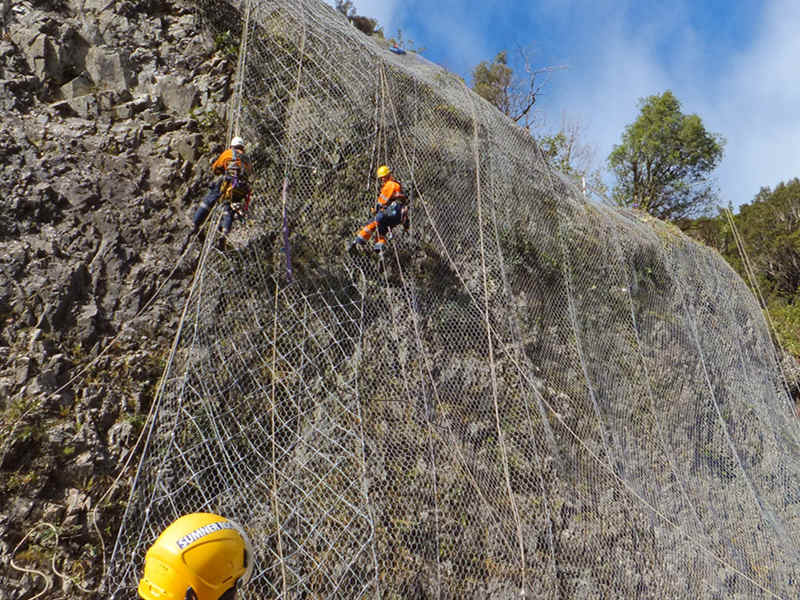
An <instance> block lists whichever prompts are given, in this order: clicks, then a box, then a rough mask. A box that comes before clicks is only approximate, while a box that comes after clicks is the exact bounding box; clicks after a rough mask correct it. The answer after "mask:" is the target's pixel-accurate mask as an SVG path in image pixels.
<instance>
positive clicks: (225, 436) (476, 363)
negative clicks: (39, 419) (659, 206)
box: [106, 0, 800, 598]
mask: <svg viewBox="0 0 800 600" xmlns="http://www.w3.org/2000/svg"><path fill="white" fill-rule="evenodd" d="M198 5H199V6H198V14H199V16H200V17H201V18H202V19H203V21H204V23H205V24H206V26H207V27H208V28H209V29H210V31H211V32H212V33H220V32H222V31H225V30H229V31H231V33H232V34H233V35H234V38H235V39H236V40H238V42H239V43H240V44H242V45H244V44H245V43H246V47H247V52H246V56H245V57H244V59H245V60H244V61H243V62H242V66H243V69H244V70H243V76H241V78H240V86H239V87H238V88H237V90H238V91H237V94H236V96H235V98H234V102H233V103H232V106H233V107H234V108H233V109H232V111H231V114H229V115H228V117H229V119H230V122H231V123H232V127H235V128H236V129H237V131H239V132H240V133H241V135H243V136H244V137H245V139H247V140H249V146H250V148H249V152H250V154H251V156H252V158H253V162H254V164H255V168H256V172H257V183H256V196H257V198H258V199H259V202H257V203H256V204H255V205H254V207H253V209H252V211H253V213H254V216H253V217H251V218H250V219H249V221H248V222H247V223H246V224H244V225H240V226H239V227H238V229H237V230H235V232H234V238H235V245H236V247H235V248H234V249H228V250H227V251H224V252H221V251H219V250H217V249H216V247H215V245H214V240H213V234H212V235H210V236H209V238H208V239H207V241H206V246H205V248H204V251H203V255H202V257H201V262H200V265H199V268H198V272H197V276H196V280H195V283H194V286H193V288H192V292H191V295H190V298H189V300H188V303H187V310H186V313H185V319H184V321H183V325H182V328H181V331H180V334H179V338H178V339H177V340H176V345H175V351H174V353H173V356H172V358H171V360H170V362H169V364H168V367H167V370H166V373H165V384H164V386H163V387H162V388H161V390H160V393H159V395H158V397H157V398H156V408H157V410H156V411H155V412H154V415H153V418H152V419H151V421H150V422H149V425H148V426H149V427H150V429H149V437H148V440H147V446H146V448H145V451H144V454H143V458H142V462H141V465H140V467H139V470H138V474H137V477H136V481H135V482H134V486H133V492H132V495H131V498H130V503H129V505H128V509H127V512H126V516H125V520H124V523H123V526H122V528H121V530H120V532H119V535H118V539H117V542H116V545H115V548H114V552H113V557H112V561H111V566H110V568H109V571H108V573H107V577H106V585H107V588H108V589H109V592H110V593H111V595H112V597H119V598H121V597H127V596H130V595H131V594H132V593H133V590H134V589H135V585H136V581H137V578H138V576H139V574H140V568H141V564H142V560H143V556H144V551H145V550H146V548H147V546H148V545H149V544H150V543H152V541H153V540H154V539H155V537H156V536H157V534H158V532H159V531H160V530H161V529H162V528H163V527H164V526H165V525H166V524H167V523H169V522H170V521H172V520H173V519H175V518H176V517H177V516H179V515H180V514H183V513H186V512H191V511H197V510H210V511H216V512H219V513H221V514H224V515H226V516H228V517H231V518H234V519H236V520H237V521H239V522H240V523H242V524H243V525H244V526H245V528H246V529H247V530H248V532H249V533H250V535H251V537H252V538H253V541H254V544H255V546H256V552H257V557H256V570H255V573H254V577H253V579H252V580H251V583H250V584H249V586H248V587H247V589H244V590H242V595H243V597H245V598H345V597H346V598H511V597H519V596H520V595H524V596H526V597H530V598H566V597H580V598H600V597H603V598H607V597H638V598H665V597H670V598H673V597H674V598H697V597H741V598H745V597H746V598H754V597H765V598H766V597H785V598H789V597H797V595H798V591H799V588H800V582H799V581H798V576H800V572H799V571H800V567H798V565H800V560H799V559H800V556H799V555H798V554H799V553H798V544H797V541H796V540H797V539H798V533H800V531H798V529H799V525H800V495H799V493H798V491H799V490H800V487H799V484H800V478H799V477H798V475H799V474H800V469H798V456H800V455H799V454H798V449H799V448H798V428H797V419H796V417H795V416H794V411H793V407H792V405H791V398H790V394H789V393H788V390H787V389H786V384H785V382H784V381H783V379H782V378H781V374H780V371H779V369H778V366H777V361H776V357H775V353H774V350H773V346H772V343H771V341H770V335H769V332H768V330H767V327H766V325H765V322H764V319H763V317H762V315H761V313H760V310H759V307H758V304H757V303H756V302H755V300H754V299H753V297H752V295H751V294H750V292H749V291H748V290H747V288H746V286H745V285H744V284H743V283H742V282H741V280H740V279H739V278H738V277H737V276H736V275H735V274H734V273H733V271H732V270H731V269H729V268H728V267H727V266H726V265H725V264H724V262H723V261H722V260H721V259H720V258H719V257H718V256H717V255H715V254H714V253H713V252H711V251H710V250H708V249H707V248H704V247H701V246H698V245H697V244H695V243H693V242H691V241H689V240H688V239H687V238H685V237H684V236H682V235H681V234H680V233H679V232H677V231H676V230H674V229H673V228H671V227H670V226H668V225H665V224H664V223H661V222H658V221H654V220H652V219H650V218H649V217H647V216H646V215H643V214H641V213H638V212H632V211H626V210H616V209H612V208H609V207H603V206H595V205H593V204H590V203H587V202H586V201H585V200H584V199H583V197H582V196H581V194H580V192H579V190H577V189H576V187H575V186H573V185H572V184H571V182H569V181H568V180H566V179H564V178H563V177H562V176H560V175H559V174H558V173H556V172H554V171H553V170H552V169H551V168H550V167H549V166H548V165H547V164H546V162H545V160H544V159H543V157H542V156H541V154H540V152H539V151H538V148H537V147H536V145H535V143H534V141H533V140H532V139H531V138H530V136H529V135H528V134H527V133H526V132H524V131H522V130H520V129H518V128H516V127H515V126H514V125H513V124H512V123H511V122H510V121H509V120H508V119H506V118H505V117H503V116H502V115H501V114H500V113H498V112H497V111H496V110H495V109H494V108H492V107H491V106H489V105H488V104H486V103H485V102H484V101H483V100H481V99H479V98H478V97H476V96H475V95H473V94H472V93H471V92H470V91H469V90H468V89H467V87H466V86H465V84H464V82H463V81H461V80H460V79H459V78H458V77H457V76H455V75H453V74H450V73H447V72H445V71H443V70H442V69H440V68H439V67H437V66H435V65H432V64H431V63H429V62H427V61H426V60H425V59H423V58H422V57H419V56H417V55H415V54H413V53H409V54H406V55H404V56H395V55H394V54H392V53H389V52H387V51H386V49H385V48H383V47H381V46H380V45H379V43H376V41H375V40H373V39H371V38H367V37H366V36H363V35H362V34H361V33H360V32H358V31H357V30H355V29H354V28H352V27H351V26H350V25H349V24H348V23H347V21H346V20H345V19H344V18H343V17H342V16H341V15H339V14H338V13H336V12H335V11H334V10H333V9H331V8H330V7H328V6H327V5H324V4H322V3H320V2H317V1H312V0H302V1H300V0H292V1H288V0H286V1H266V0H252V1H251V2H250V3H249V5H248V6H245V5H244V4H243V3H241V2H233V3H230V4H229V3H225V2H220V1H214V2H212V1H210V0H202V1H200V2H199V3H198ZM247 11H249V12H247ZM243 32H244V33H243ZM382 163H385V164H389V165H391V166H392V167H393V169H394V171H395V173H396V174H397V175H398V176H399V179H400V180H401V181H403V182H404V184H405V186H406V188H408V189H413V190H414V192H415V196H414V204H413V207H412V211H413V212H412V222H413V226H412V230H411V232H410V233H409V234H402V233H398V234H396V235H395V237H394V239H393V240H391V242H390V246H389V249H388V256H387V257H386V258H385V260H384V262H383V263H379V262H378V261H377V260H376V259H375V258H374V257H372V256H369V255H363V256H362V255H359V256H356V257H350V256H348V255H346V254H345V253H344V252H343V247H344V244H345V242H346V241H349V240H350V239H351V238H352V236H353V234H354V233H355V231H356V230H357V229H358V228H359V227H360V226H361V225H362V224H363V221H364V219H365V218H366V209H367V208H368V207H369V206H371V204H372V202H373V201H374V198H375V196H376V195H377V190H376V187H375V183H374V179H373V173H374V170H375V167H376V166H377V165H378V164H382ZM282 189H286V190H287V193H286V194H285V196H282V194H281V190H282ZM284 211H285V214H286V215H287V219H288V222H289V225H290V228H291V248H290V249H291V256H292V266H293V271H292V273H291V276H290V274H289V273H288V272H287V270H286V266H285V257H286V249H285V248H283V245H284V236H283V234H282V233H281V223H282V221H283V217H284V214H283V213H284Z"/></svg>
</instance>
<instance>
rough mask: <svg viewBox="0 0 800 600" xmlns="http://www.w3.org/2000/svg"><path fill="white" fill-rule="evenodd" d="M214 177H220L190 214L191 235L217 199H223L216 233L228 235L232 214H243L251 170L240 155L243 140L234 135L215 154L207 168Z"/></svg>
mask: <svg viewBox="0 0 800 600" xmlns="http://www.w3.org/2000/svg"><path fill="white" fill-rule="evenodd" d="M211 170H212V171H213V173H214V175H222V177H220V178H219V179H217V180H216V181H214V183H212V184H211V186H210V187H209V189H208V194H206V197H205V198H204V199H203V202H202V203H201V204H200V206H199V207H198V208H197V212H195V213H194V218H193V219H192V223H193V225H194V228H193V229H192V233H195V232H197V230H198V229H200V226H201V225H202V224H203V221H205V220H206V217H207V216H208V213H209V212H210V211H211V209H212V207H213V206H214V204H215V203H216V202H217V200H219V198H220V196H224V201H225V205H224V208H223V212H222V219H221V221H220V230H221V231H222V233H223V234H224V235H227V234H228V233H230V230H231V225H232V224H233V213H234V212H239V213H243V212H245V211H247V205H248V203H249V199H250V176H251V175H252V174H253V167H252V165H251V164H250V160H249V159H248V158H247V155H246V154H245V152H244V140H243V139H242V138H240V137H239V136H238V135H237V136H236V137H234V138H233V139H232V140H231V146H230V148H228V149H227V150H225V151H224V152H223V153H222V154H220V155H219V157H218V158H217V160H215V161H214V162H213V163H212V165H211Z"/></svg>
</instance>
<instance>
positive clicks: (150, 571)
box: [139, 513, 253, 600]
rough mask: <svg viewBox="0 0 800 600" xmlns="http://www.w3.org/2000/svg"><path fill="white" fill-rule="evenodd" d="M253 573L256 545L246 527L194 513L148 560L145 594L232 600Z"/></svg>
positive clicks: (159, 599) (147, 597) (150, 599)
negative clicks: (248, 535) (237, 588)
mask: <svg viewBox="0 0 800 600" xmlns="http://www.w3.org/2000/svg"><path fill="white" fill-rule="evenodd" d="M252 572H253V547H252V545H251V544H250V539H249V538H248V537H247V534H246V533H245V532H244V531H243V530H242V528H241V527H240V526H239V525H238V524H237V523H235V522H234V521H230V520H228V519H226V518H225V517H220V516H219V515H215V514H211V513H192V514H189V515H184V516H182V517H180V518H179V519H178V520H177V521H174V522H173V523H172V524H171V525H170V526H169V527H167V528H166V529H165V530H164V531H163V532H162V533H161V535H159V536H158V539H157V540H156V541H155V542H154V543H153V545H152V546H150V548H149V549H148V550H147V554H146V555H145V559H144V576H143V577H142V579H141V580H140V581H139V596H141V597H142V598H143V599H144V600H185V599H187V598H195V599H196V600H220V599H221V598H223V597H224V598H225V599H232V598H233V594H234V593H235V591H236V586H237V584H240V585H243V584H245V583H247V581H248V580H249V579H250V575H251V574H252Z"/></svg>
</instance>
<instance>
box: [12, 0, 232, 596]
mask: <svg viewBox="0 0 800 600" xmlns="http://www.w3.org/2000/svg"><path fill="white" fill-rule="evenodd" d="M3 7H5V8H4V14H3V20H2V23H3V35H2V39H0V173H1V176H0V198H1V200H0V282H2V284H1V285H0V411H1V413H2V418H1V419H0V557H1V558H2V560H1V562H0V599H6V598H22V597H30V595H31V594H32V593H35V591H39V590H41V589H42V587H43V586H44V585H45V581H44V580H43V579H42V577H40V576H38V575H35V574H32V573H28V574H23V572H22V571H20V570H19V569H15V568H12V567H11V565H10V561H11V559H12V558H13V557H14V556H16V559H15V564H16V565H17V566H28V567H33V568H35V567H36V565H42V564H47V563H49V562H50V559H51V557H52V556H53V547H54V539H53V537H52V533H53V531H57V532H58V533H59V540H60V545H61V546H62V549H61V550H60V551H59V552H58V553H57V556H56V564H57V565H58V567H59V570H61V571H63V572H64V573H65V574H66V575H67V576H68V577H67V578H66V579H64V580H63V581H51V582H50V583H51V584H52V586H53V588H52V590H51V591H50V592H48V595H46V596H45V597H61V596H62V594H66V595H68V596H69V597H75V594H76V593H77V588H76V586H77V585H83V586H88V587H91V586H92V585H93V583H94V582H96V575H97V569H98V567H99V566H100V564H99V561H98V560H97V557H98V555H99V543H100V542H99V539H98V535H97V534H96V532H95V530H94V527H93V526H92V524H91V522H92V519H91V518H90V517H89V516H88V515H90V512H91V509H94V507H95V506H96V503H97V502H98V500H99V499H100V498H101V497H102V496H103V494H105V493H106V491H107V490H108V489H109V486H110V484H111V482H112V480H113V478H114V477H115V476H116V474H117V473H118V472H119V470H120V467H121V465H122V464H123V463H122V462H121V461H124V460H125V459H126V458H128V455H129V451H130V449H131V447H132V446H133V444H134V443H135V441H136V438H137V435H138V432H139V430H140V428H141V424H142V423H143V421H144V416H145V415H146V413H147V410H148V403H149V402H150V399H151V398H152V395H153V390H154V387H155V385H156V384H157V380H158V377H159V375H160V373H161V370H162V367H163V358H164V355H165V353H166V351H167V349H168V346H169V343H170V341H171V338H172V335H173V334H174V331H175V328H176V324H177V320H178V316H179V315H180V309H181V307H182V302H183V300H184V298H185V294H186V287H187V285H188V284H189V283H190V281H191V276H192V274H193V269H194V260H195V258H196V256H197V248H196V247H194V248H191V249H190V250H189V252H188V253H187V254H186V256H185V257H184V258H183V260H179V259H180V256H179V251H180V246H181V243H182V242H183V240H184V238H185V236H186V232H187V230H188V226H189V216H190V215H191V210H192V209H193V205H194V204H196V202H197V201H198V200H199V199H200V198H201V196H202V194H203V193H204V187H205V184H206V183H207V173H206V171H207V168H206V167H207V165H208V160H209V159H210V158H212V157H213V156H214V155H215V154H216V152H218V151H219V150H221V149H222V144H223V143H224V140H223V139H222V138H221V136H222V135H224V116H225V111H226V104H225V103H226V100H227V98H228V95H229V93H230V88H231V81H232V77H233V71H234V67H235V58H233V59H232V57H231V56H230V54H226V52H225V50H224V49H220V48H218V47H217V46H218V45H219V44H215V40H214V39H212V38H211V37H210V36H209V35H208V34H204V33H203V32H202V29H201V28H200V27H199V26H198V24H197V23H196V20H195V17H194V15H193V12H192V9H193V6H192V4H191V3H188V2H180V1H175V2H172V1H159V0H139V1H122V2H113V1H112V2H108V1H105V0H102V1H101V0H37V1H34V2H29V1H23V2H15V3H13V6H8V3H3V5H2V6H0V8H3ZM6 8H7V10H5V9H6ZM98 357H99V359H98ZM123 475H125V473H123ZM126 482H127V479H126V478H125V477H123V478H122V479H121V480H120V482H119V485H118V486H117V487H116V488H115V491H114V493H113V494H110V495H108V496H107V497H106V500H105V502H104V504H103V507H102V509H101V510H100V511H99V513H98V517H99V518H98V521H99V523H100V524H102V527H103V528H104V530H105V531H106V532H108V531H110V530H112V528H113V527H114V523H115V521H114V519H115V516H116V514H117V509H118V507H119V506H118V505H119V502H121V501H123V502H124V499H125V497H126V494H125V485H126ZM42 522H44V523H50V524H52V525H53V526H54V527H55V529H52V528H50V527H48V526H43V525H41V523H42ZM37 524H38V527H37ZM29 532H30V533H31V535H30V537H29V538H28V539H26V540H24V541H23V538H24V537H25V536H26V534H28V533H29ZM20 542H23V543H22V544H20ZM70 576H74V577H75V581H74V582H70V580H69V577H70Z"/></svg>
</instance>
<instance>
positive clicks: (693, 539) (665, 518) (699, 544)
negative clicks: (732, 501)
mask: <svg viewBox="0 0 800 600" xmlns="http://www.w3.org/2000/svg"><path fill="white" fill-rule="evenodd" d="M388 102H389V106H390V108H391V109H392V111H393V115H394V119H395V123H399V119H398V118H397V112H396V109H395V107H394V104H393V100H392V98H391V96H388ZM398 145H399V147H400V150H401V152H402V155H403V157H404V160H405V162H406V165H408V164H409V163H410V161H409V153H408V152H407V151H406V146H405V144H404V141H403V136H402V135H399V136H398ZM550 185H551V187H554V184H553V183H552V182H551V183H550ZM418 197H419V200H420V202H421V203H422V207H423V209H424V210H425V214H426V216H427V217H428V223H429V224H430V226H431V228H432V230H433V233H434V235H435V236H436V239H437V240H438V241H439V247H440V249H441V250H442V252H443V253H444V254H445V256H446V257H447V259H448V262H449V264H450V266H451V268H452V269H453V271H454V273H455V274H456V276H457V278H458V279H459V281H460V282H461V284H462V286H463V288H464V290H465V292H466V293H467V294H468V295H469V296H470V297H471V299H472V301H473V303H474V304H475V305H476V306H479V305H480V303H479V302H478V300H477V299H476V298H475V297H474V296H473V294H472V291H471V290H470V288H469V286H467V284H466V281H465V280H464V278H463V275H462V274H461V273H460V270H459V267H458V265H457V264H456V262H455V261H454V260H453V258H452V256H451V255H450V253H449V251H448V248H447V245H446V244H445V243H444V238H443V236H442V234H441V232H440V231H439V229H438V227H437V226H436V222H435V220H434V219H433V216H432V215H431V213H430V209H429V206H428V203H427V200H426V197H425V194H423V193H422V191H419V193H418ZM412 316H413V313H412ZM489 329H490V331H491V329H492V326H491V324H489ZM417 336H419V332H417ZM500 339H501V338H498V340H500ZM419 341H421V339H420V340H419ZM500 347H501V350H502V351H503V352H504V354H505V355H506V357H507V358H508V359H509V360H510V361H511V362H512V364H514V365H515V367H516V368H517V370H518V372H519V374H520V375H521V376H522V377H523V379H525V380H526V381H527V383H528V385H529V389H530V391H531V392H532V393H533V394H534V395H535V396H537V397H538V400H539V401H540V402H542V404H544V405H545V406H546V407H547V409H548V410H549V411H550V413H551V414H552V415H553V417H554V418H555V419H556V420H557V421H558V422H559V424H560V425H561V426H562V427H563V428H564V430H565V431H566V432H567V433H568V434H569V435H570V437H572V438H573V439H574V440H575V442H576V443H577V444H578V445H579V446H580V447H581V448H582V449H583V450H584V451H585V452H586V454H587V455H588V456H589V457H590V458H591V459H592V460H593V461H594V462H595V463H596V464H598V465H599V466H600V468H601V469H602V470H604V471H606V472H607V474H608V475H609V476H610V477H611V478H612V479H613V480H614V481H616V483H617V484H618V485H619V486H620V488H623V489H625V490H626V492H627V493H628V494H629V495H630V497H632V498H633V499H635V500H636V501H637V502H638V503H639V504H640V505H642V506H644V507H645V508H647V509H648V510H649V511H651V512H652V514H654V515H656V516H657V517H658V518H659V519H661V520H662V522H664V523H665V524H667V525H668V526H670V527H671V528H673V529H674V530H675V531H680V532H681V533H680V535H682V536H683V537H684V538H685V539H686V540H687V541H689V542H690V543H691V544H692V545H694V546H695V547H696V548H697V549H698V550H700V551H701V552H703V553H704V554H705V555H707V556H708V557H709V558H710V559H712V560H714V561H715V562H716V563H717V564H719V565H720V566H722V567H724V568H726V569H729V570H731V571H732V572H734V573H736V574H737V575H739V576H741V577H742V578H743V579H744V580H746V581H747V582H749V583H750V584H752V585H753V586H755V587H756V588H758V589H759V590H761V591H763V592H764V593H766V594H767V595H768V596H770V597H772V598H780V596H779V595H777V594H775V593H774V592H772V591H771V590H769V589H768V588H766V587H765V586H764V585H762V584H761V583H759V582H758V581H757V580H755V579H753V578H752V577H751V576H749V575H748V574H747V573H745V572H743V571H742V570H741V569H739V568H738V567H736V566H735V565H733V564H732V563H731V562H730V561H727V560H726V559H724V558H723V557H721V556H719V555H718V554H717V553H716V552H714V551H713V550H712V549H710V548H709V547H708V546H707V545H706V544H705V543H704V542H703V540H701V539H699V538H698V537H697V536H695V535H693V534H691V533H689V532H686V531H685V530H684V529H682V528H681V526H680V524H679V523H678V522H677V521H675V520H674V519H673V518H672V517H670V516H669V515H667V514H666V513H664V512H663V511H661V510H659V509H658V508H657V507H656V506H654V505H653V504H652V503H651V502H650V501H648V500H647V499H646V498H645V497H644V496H643V495H642V494H641V493H640V492H638V491H637V490H636V489H635V488H633V487H632V486H631V485H630V484H629V483H628V482H627V481H625V480H624V479H622V478H621V477H620V476H619V475H618V474H617V473H616V471H615V469H614V467H613V465H611V464H609V463H608V462H607V461H605V460H603V459H601V458H600V456H598V454H597V452H596V451H594V450H593V449H592V448H591V447H590V446H589V445H588V444H587V443H586V442H585V441H584V440H583V439H582V438H581V437H580V436H579V435H578V433H577V432H576V431H575V430H574V429H573V428H572V427H571V426H570V425H569V424H568V423H567V422H566V421H565V420H564V417H563V416H562V415H561V414H560V413H559V412H558V411H556V410H555V408H554V407H553V406H552V404H551V403H550V402H549V401H548V400H547V398H545V397H544V396H542V394H541V392H539V390H538V389H537V388H536V386H535V385H534V382H533V381H531V380H530V374H529V373H527V372H526V371H525V370H524V369H523V368H522V366H521V365H520V364H519V362H518V361H517V360H516V357H515V356H514V355H513V352H511V351H510V350H509V349H508V348H507V347H506V345H505V344H502V343H501V346H500ZM431 378H432V374H431ZM434 389H435V388H434ZM475 486H476V489H478V488H477V484H475ZM487 504H488V502H487Z"/></svg>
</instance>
